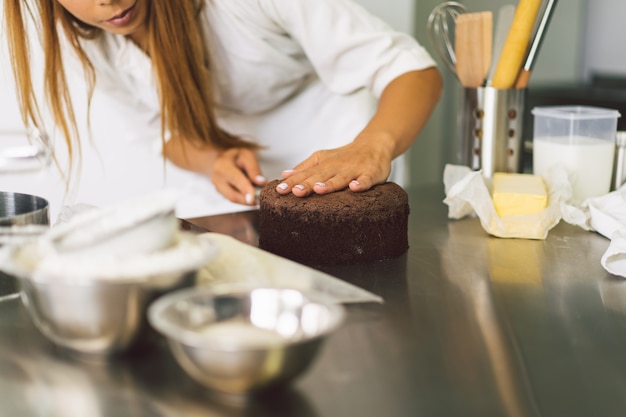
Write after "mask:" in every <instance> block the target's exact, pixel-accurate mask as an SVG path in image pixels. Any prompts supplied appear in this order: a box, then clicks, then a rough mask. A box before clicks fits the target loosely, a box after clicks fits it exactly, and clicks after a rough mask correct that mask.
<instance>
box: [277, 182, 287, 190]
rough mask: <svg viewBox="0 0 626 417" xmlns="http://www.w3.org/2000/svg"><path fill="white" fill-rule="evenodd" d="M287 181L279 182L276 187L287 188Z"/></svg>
mask: <svg viewBox="0 0 626 417" xmlns="http://www.w3.org/2000/svg"><path fill="white" fill-rule="evenodd" d="M287 187H288V186H287V183H284V182H281V183H280V184H278V186H277V187H276V188H280V189H281V190H283V191H284V190H286V189H287Z"/></svg>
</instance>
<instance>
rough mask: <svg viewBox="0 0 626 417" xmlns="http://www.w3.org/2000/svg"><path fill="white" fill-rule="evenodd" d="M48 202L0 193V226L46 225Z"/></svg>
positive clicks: (20, 195)
mask: <svg viewBox="0 0 626 417" xmlns="http://www.w3.org/2000/svg"><path fill="white" fill-rule="evenodd" d="M49 223H50V221H49V214H48V201H47V200H45V199H44V198H41V197H38V196H35V195H30V194H22V193H12V192H8V191H1V192H0V226H18V225H19V226H23V225H31V224H39V225H48V224H49Z"/></svg>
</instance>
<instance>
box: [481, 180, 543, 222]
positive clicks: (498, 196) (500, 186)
mask: <svg viewBox="0 0 626 417" xmlns="http://www.w3.org/2000/svg"><path fill="white" fill-rule="evenodd" d="M491 194H492V199H493V204H494V206H495V208H496V212H497V213H498V216H500V217H506V216H514V215H520V214H532V213H537V212H539V211H541V210H543V209H544V208H546V206H547V204H548V193H547V191H546V185H545V183H544V181H543V178H542V177H540V176H538V175H532V174H509V173H504V172H496V173H494V174H493V189H492V193H491Z"/></svg>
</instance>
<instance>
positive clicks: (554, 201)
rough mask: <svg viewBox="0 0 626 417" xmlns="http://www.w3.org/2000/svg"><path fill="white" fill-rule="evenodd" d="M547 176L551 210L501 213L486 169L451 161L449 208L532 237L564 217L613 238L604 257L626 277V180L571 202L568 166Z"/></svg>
mask: <svg viewBox="0 0 626 417" xmlns="http://www.w3.org/2000/svg"><path fill="white" fill-rule="evenodd" d="M544 180H545V181H546V185H547V187H548V207H547V208H546V209H545V210H543V211H541V212H539V213H535V214H530V215H524V216H508V217H505V218H499V217H498V215H497V213H496V211H495V207H494V206H493V201H492V199H491V194H490V192H489V188H490V187H489V184H488V183H486V180H485V179H484V177H483V176H482V173H481V172H480V171H472V170H471V169H469V168H468V167H465V166H458V165H447V166H446V168H445V171H444V185H445V190H446V198H445V199H444V202H445V203H446V204H447V205H448V208H449V210H448V217H450V218H452V219H461V218H463V217H466V216H478V217H479V218H480V222H481V224H482V226H483V228H484V229H485V231H486V232H487V233H489V234H491V235H493V236H498V237H504V238H527V239H545V238H546V237H547V235H548V232H549V231H550V229H551V228H552V227H554V226H555V225H556V224H557V223H558V222H559V221H560V220H563V221H565V222H567V223H570V224H572V225H575V226H579V227H581V228H583V229H584V230H588V231H595V232H598V233H599V234H601V235H602V236H604V237H606V238H607V239H610V240H611V242H610V244H609V247H608V249H607V250H606V252H605V253H604V254H603V256H602V258H601V259H600V263H601V264H602V266H603V267H604V269H606V270H607V271H608V272H610V273H611V274H614V275H618V276H621V277H626V185H624V186H622V187H621V188H620V189H619V190H617V191H613V192H610V193H608V194H605V195H603V196H600V197H594V198H589V199H587V200H586V201H584V202H583V203H582V204H580V205H574V204H571V203H570V198H571V185H570V184H571V183H570V181H569V178H568V177H567V174H566V173H565V171H563V170H557V169H555V170H553V171H551V172H550V173H549V175H548V176H547V177H545V178H544ZM533 224H534V226H533Z"/></svg>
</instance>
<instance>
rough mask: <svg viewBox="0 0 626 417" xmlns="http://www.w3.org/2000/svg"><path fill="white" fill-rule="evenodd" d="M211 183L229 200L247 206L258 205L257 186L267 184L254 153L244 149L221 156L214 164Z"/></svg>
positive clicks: (229, 151) (235, 149) (231, 150)
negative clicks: (256, 199) (256, 197)
mask: <svg viewBox="0 0 626 417" xmlns="http://www.w3.org/2000/svg"><path fill="white" fill-rule="evenodd" d="M211 181H212V182H213V184H214V185H215V188H216V189H217V190H218V191H219V192H220V193H221V194H222V195H223V196H224V197H226V198H227V199H228V200H230V201H232V202H235V203H239V204H246V205H253V204H255V203H256V201H255V186H262V185H264V184H265V183H266V182H267V180H266V179H265V177H264V176H263V175H262V174H261V170H260V167H259V164H258V161H257V158H256V155H255V154H254V152H253V151H251V150H249V149H243V148H233V149H228V150H226V151H224V152H223V153H222V154H220V156H219V157H218V158H217V160H216V162H215V164H214V168H213V173H212V175H211Z"/></svg>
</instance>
